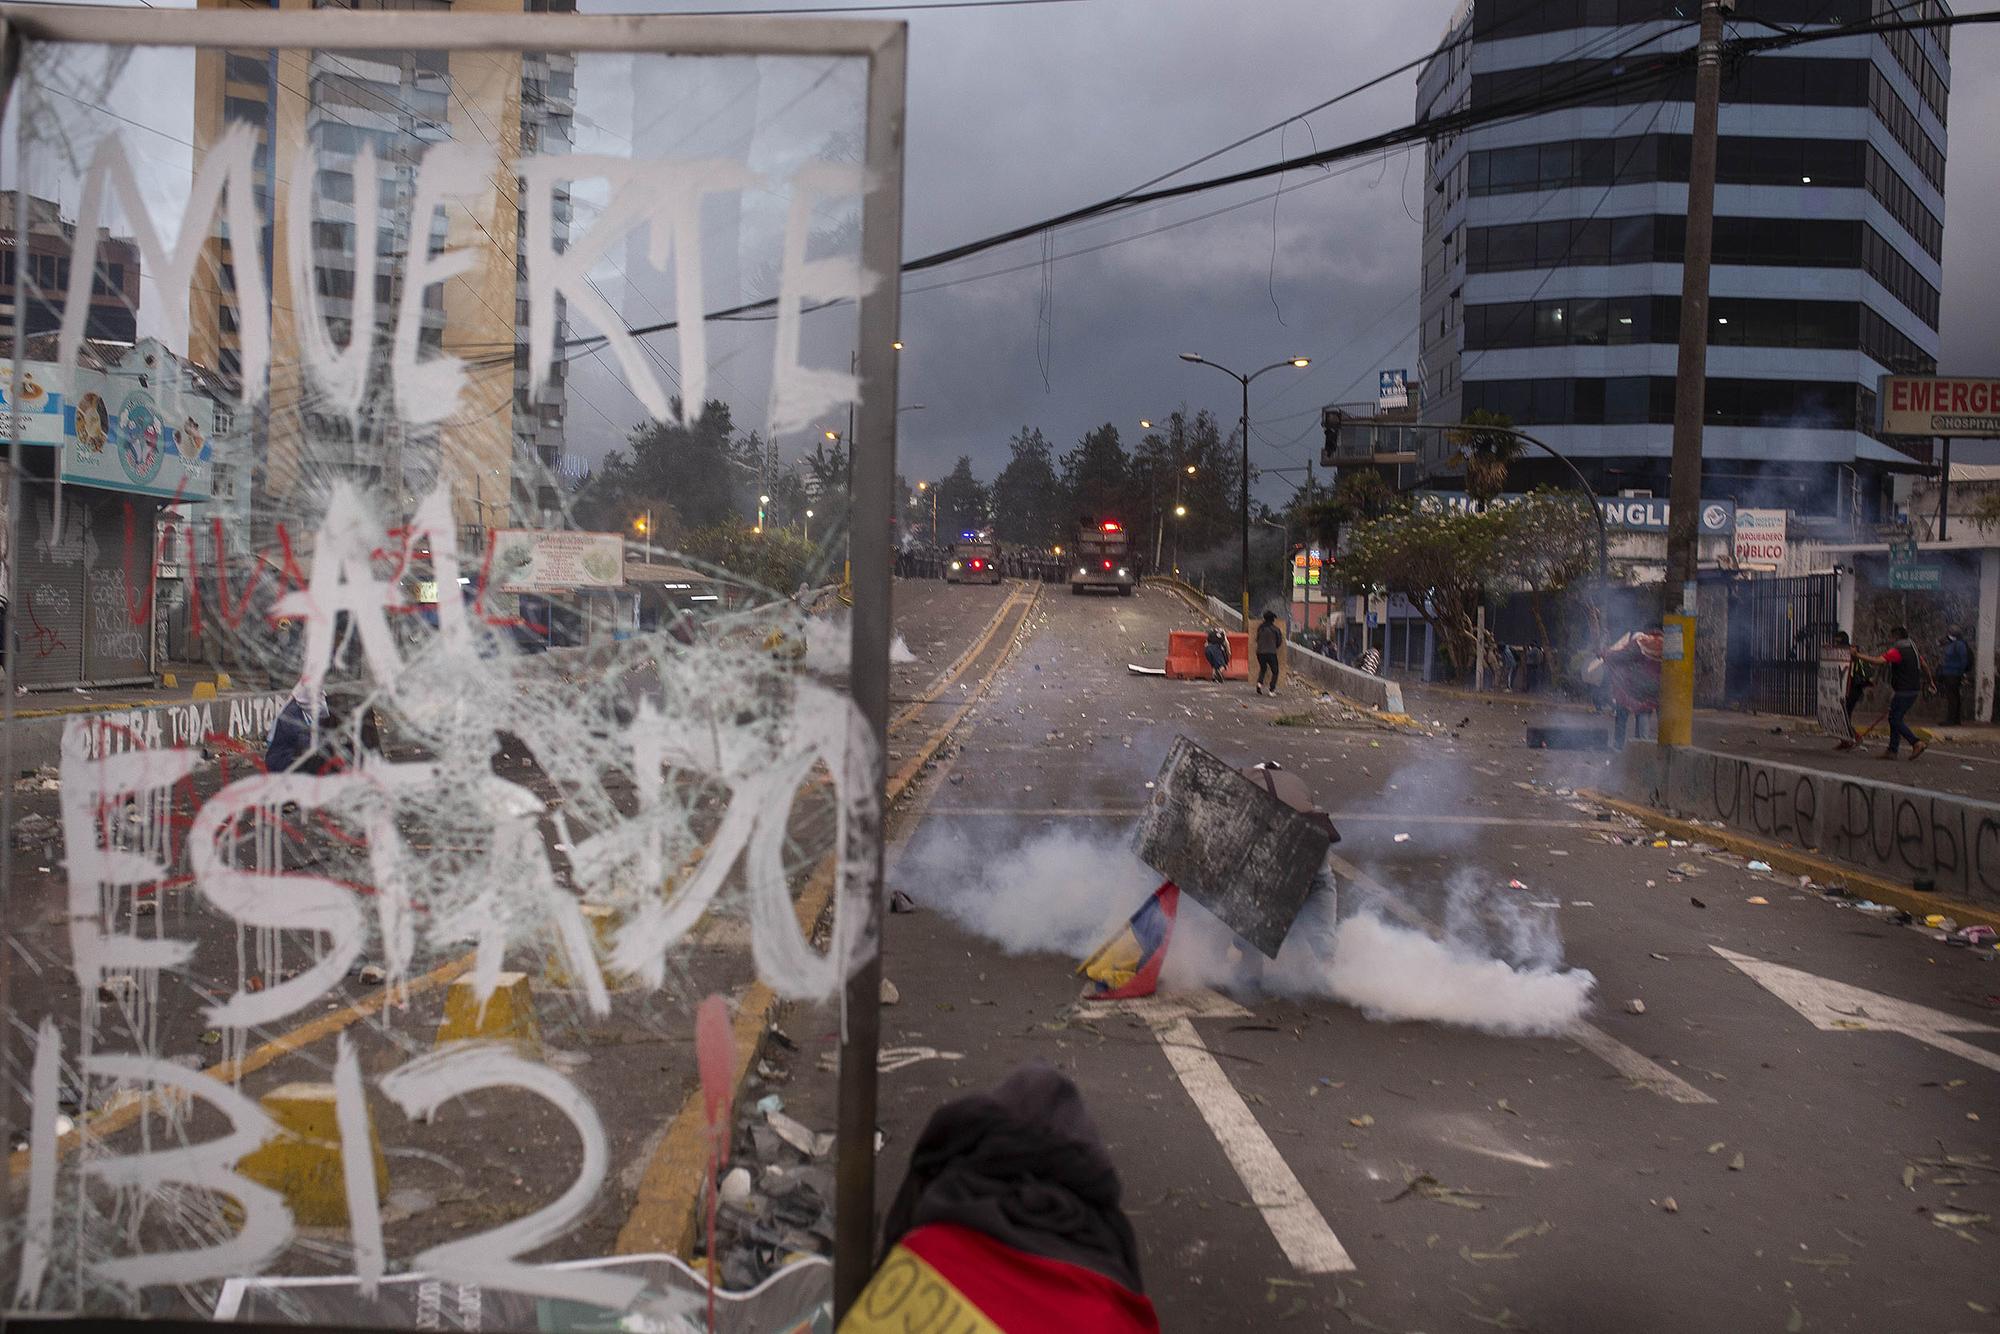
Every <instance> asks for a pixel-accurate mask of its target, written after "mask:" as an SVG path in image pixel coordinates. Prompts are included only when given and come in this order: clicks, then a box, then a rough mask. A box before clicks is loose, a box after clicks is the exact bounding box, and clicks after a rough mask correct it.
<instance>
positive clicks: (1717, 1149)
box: [1708, 1139, 1729, 1153]
mask: <svg viewBox="0 0 2000 1334" xmlns="http://www.w3.org/2000/svg"><path fill="white" fill-rule="evenodd" d="M1728 1147H1729V1141H1727V1140H1720V1139H1719V1140H1717V1141H1715V1143H1713V1144H1711V1145H1709V1146H1708V1151H1709V1152H1710V1153H1721V1152H1722V1151H1723V1150H1724V1149H1726V1148H1728Z"/></svg>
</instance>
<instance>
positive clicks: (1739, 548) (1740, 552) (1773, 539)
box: [1735, 509, 1788, 570]
mask: <svg viewBox="0 0 2000 1334" xmlns="http://www.w3.org/2000/svg"><path fill="white" fill-rule="evenodd" d="M1787 514H1788V511H1786V510H1752V509H1741V510H1738V511H1736V542H1735V548H1736V563H1737V565H1739V566H1742V567H1745V568H1763V569H1771V570H1775V569H1777V568H1778V567H1779V566H1781V565H1783V564H1784V563H1785V520H1786V517H1787Z"/></svg>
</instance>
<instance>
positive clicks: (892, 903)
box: [889, 889, 917, 913]
mask: <svg viewBox="0 0 2000 1334" xmlns="http://www.w3.org/2000/svg"><path fill="white" fill-rule="evenodd" d="M916 910H917V901H916V900H915V899H913V898H911V897H910V896H909V895H908V894H905V893H904V892H903V891H902V890H900V889H898V890H893V891H891V892H890V894H889V911H890V912H904V913H908V912H915V911H916Z"/></svg>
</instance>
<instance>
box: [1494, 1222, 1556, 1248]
mask: <svg viewBox="0 0 2000 1334" xmlns="http://www.w3.org/2000/svg"><path fill="white" fill-rule="evenodd" d="M1554 1230H1555V1224H1554V1223H1551V1222H1550V1221H1549V1220H1548V1219H1546V1218H1544V1219H1543V1220H1542V1221H1541V1222H1539V1223H1530V1224H1529V1225H1528V1226H1526V1227H1517V1228H1515V1229H1514V1230H1513V1231H1512V1232H1509V1233H1508V1234H1507V1235H1506V1236H1504V1237H1502V1238H1501V1239H1500V1247H1499V1248H1500V1249H1501V1250H1503V1251H1504V1250H1506V1249H1507V1248H1508V1247H1509V1246H1512V1245H1513V1244H1514V1243H1515V1242H1517V1241H1526V1240H1527V1239H1528V1238H1530V1237H1546V1236H1548V1235H1549V1233H1550V1232H1552V1231H1554Z"/></svg>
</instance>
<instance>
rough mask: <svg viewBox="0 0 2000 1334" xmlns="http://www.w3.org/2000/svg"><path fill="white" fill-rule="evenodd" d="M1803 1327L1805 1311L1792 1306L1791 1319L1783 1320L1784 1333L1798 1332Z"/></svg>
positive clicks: (1792, 1333) (1793, 1333)
mask: <svg viewBox="0 0 2000 1334" xmlns="http://www.w3.org/2000/svg"><path fill="white" fill-rule="evenodd" d="M1805 1327H1806V1317H1805V1313H1804V1312H1802V1311H1800V1310H1799V1308H1798V1307H1796V1306H1794V1307H1793V1308H1792V1316H1791V1319H1789V1320H1787V1321H1785V1334H1799V1331H1800V1330H1802V1329H1804V1328H1805Z"/></svg>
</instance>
